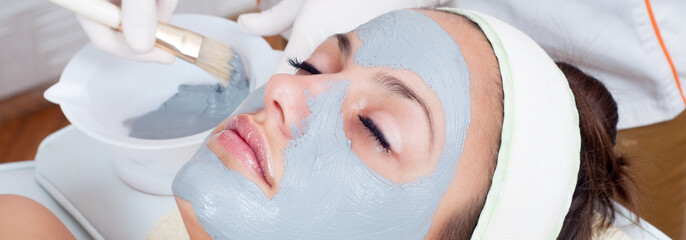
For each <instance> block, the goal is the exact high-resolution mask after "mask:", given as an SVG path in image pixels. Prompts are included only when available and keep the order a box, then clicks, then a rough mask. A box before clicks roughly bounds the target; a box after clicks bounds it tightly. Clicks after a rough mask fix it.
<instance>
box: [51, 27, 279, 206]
mask: <svg viewBox="0 0 686 240" xmlns="http://www.w3.org/2000/svg"><path fill="white" fill-rule="evenodd" d="M171 23H172V24H173V25H177V26H180V27H182V28H186V29H189V30H192V31H195V32H197V33H200V34H202V35H204V36H206V37H209V38H212V39H215V40H218V41H221V42H224V43H226V44H228V45H229V46H232V47H233V48H234V49H235V51H236V52H238V54H240V56H241V57H242V59H243V63H244V65H245V70H246V74H247V75H248V78H249V80H250V85H251V86H250V89H255V87H256V86H254V85H255V83H256V82H266V80H267V79H268V78H269V77H270V76H271V74H272V73H273V72H274V69H275V68H276V64H277V62H278V60H279V59H280V56H281V54H282V53H281V52H280V51H274V50H272V49H271V47H270V46H269V44H267V42H266V41H265V40H264V39H262V38H261V37H259V36H254V35H248V34H246V33H244V32H243V31H241V30H240V29H239V28H238V25H237V24H236V23H235V22H233V21H230V20H227V19H224V18H219V17H213V16H204V15H190V14H183V15H175V16H174V17H173V18H172V21H171ZM216 82H217V80H215V78H214V77H212V76H211V75H210V74H208V73H206V72H204V71H203V70H202V69H200V68H199V67H197V66H195V65H192V64H190V63H187V62H185V61H183V60H181V59H176V61H175V62H174V63H173V64H171V65H161V64H154V63H141V62H135V61H131V60H126V59H123V58H118V57H114V56H112V55H109V54H106V53H103V52H101V51H99V50H97V49H95V48H94V47H93V46H92V45H90V44H88V45H86V46H85V47H84V48H83V49H81V50H80V51H79V52H78V53H77V54H76V55H75V56H74V57H73V58H72V59H71V60H70V61H69V64H68V65H67V67H66V68H65V69H64V72H63V73H62V76H61V77H60V80H59V82H57V83H56V84H55V85H53V86H52V87H50V88H49V89H48V90H47V91H46V92H45V98H46V99H48V100H49V101H51V102H54V103H56V104H59V105H60V107H61V108H62V112H64V115H65V116H66V117H67V119H69V121H70V122H71V123H72V124H73V125H74V126H76V127H77V128H78V129H79V130H81V131H83V132H84V133H86V134H87V135H89V136H91V137H93V138H95V139H97V140H100V141H102V142H104V143H106V144H108V145H109V146H110V149H111V150H112V151H111V154H112V159H113V165H114V168H115V170H116V172H117V174H118V175H119V177H120V178H121V179H122V180H123V181H124V182H125V183H127V184H128V185H129V186H131V187H133V188H135V189H138V190H140V191H143V192H147V193H152V194H159V195H171V194H172V193H171V182H172V180H173V178H174V175H175V174H176V172H177V171H178V170H179V168H180V167H181V166H183V164H184V163H186V161H188V160H189V159H190V158H191V157H192V155H193V153H194V152H195V151H196V150H197V149H198V147H199V146H200V144H201V143H202V141H203V139H204V138H205V137H206V136H207V135H208V134H209V132H210V130H211V129H208V130H207V131H204V132H201V133H198V134H195V135H192V136H187V137H181V138H174V139H163V140H147V139H139V138H132V137H129V136H128V134H129V129H128V128H127V127H126V126H125V125H124V124H123V122H124V120H126V119H129V118H132V117H136V116H140V115H143V114H145V113H148V112H150V111H152V110H154V109H157V108H158V107H159V106H160V105H161V104H162V103H163V102H165V101H166V100H167V99H168V98H169V97H171V96H172V95H174V94H175V93H176V92H177V87H178V86H179V85H180V84H213V83H216ZM103 154H105V153H103ZM93 160H94V161H99V160H100V159H93Z"/></svg>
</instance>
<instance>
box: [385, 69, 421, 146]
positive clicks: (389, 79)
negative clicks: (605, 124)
mask: <svg viewBox="0 0 686 240" xmlns="http://www.w3.org/2000/svg"><path fill="white" fill-rule="evenodd" d="M374 80H375V82H376V83H378V84H380V85H381V86H383V87H384V88H385V89H386V90H388V91H390V92H391V93H393V94H395V95H398V96H400V97H403V98H406V99H409V100H412V101H413V102H414V103H416V104H417V105H419V107H421V108H422V110H423V111H424V115H425V118H426V121H427V123H428V124H429V134H430V136H431V142H432V143H433V141H434V128H433V121H432V119H431V109H430V108H429V107H428V106H427V105H426V103H425V102H424V100H423V99H422V98H420V97H419V95H417V93H415V92H414V91H413V90H412V89H410V88H409V87H407V85H405V83H403V82H402V81H400V80H398V79H397V78H395V77H393V76H389V75H385V74H383V73H378V74H377V75H376V76H375V77H374Z"/></svg>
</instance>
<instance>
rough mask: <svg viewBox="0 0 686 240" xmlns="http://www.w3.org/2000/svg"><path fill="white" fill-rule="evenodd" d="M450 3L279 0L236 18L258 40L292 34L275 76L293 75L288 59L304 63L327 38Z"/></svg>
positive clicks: (431, 0)
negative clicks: (391, 15)
mask: <svg viewBox="0 0 686 240" xmlns="http://www.w3.org/2000/svg"><path fill="white" fill-rule="evenodd" d="M447 1H449V0H372V1H370V0H282V1H281V2H279V3H278V4H276V5H274V6H273V7H271V8H270V9H267V10H265V11H262V12H260V13H248V14H243V15H241V16H239V17H238V24H239V26H240V27H241V28H242V29H243V30H244V31H246V32H248V33H252V34H257V35H261V36H270V35H277V34H282V33H284V32H287V31H289V30H290V31H291V33H290V39H289V41H288V45H286V48H285V49H284V58H283V59H282V60H281V62H279V66H278V67H277V69H276V72H277V73H293V72H294V69H293V68H292V67H290V66H288V63H287V61H286V59H287V58H289V57H291V58H298V59H301V60H304V59H307V58H308V57H309V56H310V54H312V52H313V51H314V49H315V48H316V47H317V46H319V44H320V43H322V42H323V41H324V40H325V39H326V38H328V37H329V36H331V35H333V34H336V33H345V32H348V31H351V30H353V29H355V28H356V27H357V26H359V25H360V24H363V23H365V22H367V21H369V20H371V19H373V18H375V17H377V16H380V15H382V14H384V13H387V12H390V11H393V10H396V9H403V8H421V7H434V6H437V5H440V4H443V3H445V2H447Z"/></svg>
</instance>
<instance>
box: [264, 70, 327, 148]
mask: <svg viewBox="0 0 686 240" xmlns="http://www.w3.org/2000/svg"><path fill="white" fill-rule="evenodd" d="M317 85H320V81H319V80H317V78H316V77H314V76H302V75H289V74H277V75H274V76H272V77H271V79H269V82H268V83H267V85H266V86H265V93H264V110H265V112H266V114H267V117H268V118H269V119H270V121H274V122H276V124H277V125H278V128H279V129H281V131H282V132H283V133H284V135H285V136H288V137H291V126H294V125H295V126H298V125H299V123H300V121H301V120H302V119H303V118H305V117H307V116H308V115H309V114H310V109H309V107H308V106H307V98H308V97H314V95H315V94H316V93H318V92H319V87H318V86H317ZM306 94H309V95H306Z"/></svg>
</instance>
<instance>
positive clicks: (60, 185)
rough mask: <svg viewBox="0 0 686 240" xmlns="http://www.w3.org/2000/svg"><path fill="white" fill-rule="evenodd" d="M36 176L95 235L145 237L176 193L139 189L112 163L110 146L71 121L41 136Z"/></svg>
mask: <svg viewBox="0 0 686 240" xmlns="http://www.w3.org/2000/svg"><path fill="white" fill-rule="evenodd" d="M35 174H36V180H38V182H39V183H40V185H42V186H43V188H45V190H47V191H48V193H50V195H52V197H53V198H54V199H55V200H56V201H57V202H58V203H59V204H60V205H62V207H64V209H66V210H67V211H68V212H69V213H70V214H71V215H72V216H73V217H74V218H75V219H76V221H78V222H79V223H80V224H81V225H82V226H83V228H84V229H85V230H86V231H88V233H90V235H91V236H93V238H95V239H145V237H146V235H147V234H148V231H150V229H151V228H152V226H153V225H154V224H155V223H156V222H157V220H159V218H160V217H161V216H162V215H164V214H165V213H166V212H167V211H169V209H171V208H172V207H176V204H175V202H174V198H173V197H170V196H156V195H150V194H146V193H142V192H138V191H136V190H134V189H133V188H130V187H129V186H127V185H126V184H124V182H122V181H121V180H120V179H119V178H118V177H117V175H116V174H115V173H114V169H113V168H112V163H111V157H110V153H109V148H107V146H105V145H104V144H103V143H101V142H99V141H97V140H95V139H93V138H90V137H88V136H86V135H85V134H83V133H82V132H80V131H79V130H78V129H76V128H75V127H72V126H68V127H65V128H63V129H61V130H59V131H57V132H55V133H53V134H52V135H50V136H48V137H47V138H45V139H44V140H43V142H42V143H41V145H40V147H39V148H38V153H37V154H36V164H35Z"/></svg>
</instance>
